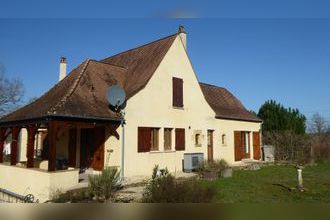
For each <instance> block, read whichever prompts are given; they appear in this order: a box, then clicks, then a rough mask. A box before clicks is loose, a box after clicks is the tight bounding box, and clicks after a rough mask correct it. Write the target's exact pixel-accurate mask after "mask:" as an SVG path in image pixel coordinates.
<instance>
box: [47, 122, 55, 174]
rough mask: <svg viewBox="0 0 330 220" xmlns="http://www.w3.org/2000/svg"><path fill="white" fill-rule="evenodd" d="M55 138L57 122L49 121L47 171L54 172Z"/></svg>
mask: <svg viewBox="0 0 330 220" xmlns="http://www.w3.org/2000/svg"><path fill="white" fill-rule="evenodd" d="M56 136H57V122H56V121H50V122H49V123H48V145H49V149H48V171H55V170H56Z"/></svg>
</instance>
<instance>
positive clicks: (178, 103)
mask: <svg viewBox="0 0 330 220" xmlns="http://www.w3.org/2000/svg"><path fill="white" fill-rule="evenodd" d="M172 89H173V90H172V91H173V96H172V97H173V107H178V108H183V80H182V79H180V78H176V77H173V78H172Z"/></svg>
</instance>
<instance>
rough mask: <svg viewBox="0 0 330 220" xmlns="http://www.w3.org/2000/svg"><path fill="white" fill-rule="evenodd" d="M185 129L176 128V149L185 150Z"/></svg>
mask: <svg viewBox="0 0 330 220" xmlns="http://www.w3.org/2000/svg"><path fill="white" fill-rule="evenodd" d="M185 144H186V143H185V130H184V128H177V129H175V150H177V151H179V150H185Z"/></svg>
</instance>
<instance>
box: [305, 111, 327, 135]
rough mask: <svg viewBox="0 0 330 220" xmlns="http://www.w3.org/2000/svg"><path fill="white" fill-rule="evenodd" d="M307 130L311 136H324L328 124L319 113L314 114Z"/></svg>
mask: <svg viewBox="0 0 330 220" xmlns="http://www.w3.org/2000/svg"><path fill="white" fill-rule="evenodd" d="M309 130H310V132H311V133H313V134H318V135H320V134H324V133H326V132H327V131H329V123H328V122H327V121H326V120H325V118H324V117H323V116H322V115H320V114H319V113H315V114H314V115H313V116H312V118H311V121H310V124H309Z"/></svg>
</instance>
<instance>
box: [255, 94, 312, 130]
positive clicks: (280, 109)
mask: <svg viewBox="0 0 330 220" xmlns="http://www.w3.org/2000/svg"><path fill="white" fill-rule="evenodd" d="M258 117H259V118H261V119H262V120H263V132H272V131H276V132H278V131H293V132H294V133H296V134H304V133H305V129H306V125H305V123H306V117H305V116H304V115H303V114H301V113H300V112H299V110H298V109H293V108H285V107H284V106H283V105H281V104H280V103H277V102H276V101H274V100H268V101H266V102H265V103H264V104H263V105H262V106H261V107H260V109H259V112H258Z"/></svg>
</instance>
